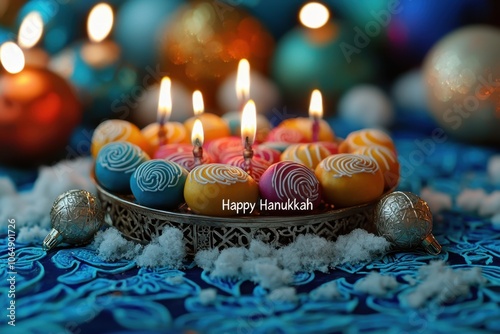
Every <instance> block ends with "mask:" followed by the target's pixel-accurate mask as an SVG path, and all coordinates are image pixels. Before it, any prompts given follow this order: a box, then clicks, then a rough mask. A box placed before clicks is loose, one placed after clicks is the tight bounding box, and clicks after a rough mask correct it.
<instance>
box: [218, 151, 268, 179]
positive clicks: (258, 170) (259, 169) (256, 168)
mask: <svg viewBox="0 0 500 334" xmlns="http://www.w3.org/2000/svg"><path fill="white" fill-rule="evenodd" d="M226 164H228V165H229V166H235V167H239V168H241V169H244V168H245V159H244V158H243V157H242V156H241V154H240V155H239V156H237V157H232V158H231V159H229V160H228V161H226ZM251 166H252V167H251V170H250V176H251V177H252V178H253V179H254V180H255V182H257V183H259V180H260V177H261V176H262V174H264V172H265V171H266V170H267V169H268V168H269V166H271V163H270V162H269V161H266V160H263V159H261V158H259V157H256V156H254V157H253V159H252V163H251Z"/></svg>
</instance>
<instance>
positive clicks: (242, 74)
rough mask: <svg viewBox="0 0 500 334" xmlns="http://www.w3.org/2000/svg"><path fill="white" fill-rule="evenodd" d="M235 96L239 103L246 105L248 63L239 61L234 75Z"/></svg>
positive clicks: (248, 74) (243, 60)
mask: <svg viewBox="0 0 500 334" xmlns="http://www.w3.org/2000/svg"><path fill="white" fill-rule="evenodd" d="M236 96H237V97H238V100H239V101H240V102H241V103H246V101H247V100H248V99H249V98H250V63H249V62H248V60H246V59H241V60H240V62H239V64H238V73H237V75H236Z"/></svg>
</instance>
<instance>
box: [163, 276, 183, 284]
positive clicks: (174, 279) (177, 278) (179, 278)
mask: <svg viewBox="0 0 500 334" xmlns="http://www.w3.org/2000/svg"><path fill="white" fill-rule="evenodd" d="M165 281H166V282H167V283H168V284H171V285H181V284H182V283H184V277H182V275H177V276H169V277H167V278H166V279H165Z"/></svg>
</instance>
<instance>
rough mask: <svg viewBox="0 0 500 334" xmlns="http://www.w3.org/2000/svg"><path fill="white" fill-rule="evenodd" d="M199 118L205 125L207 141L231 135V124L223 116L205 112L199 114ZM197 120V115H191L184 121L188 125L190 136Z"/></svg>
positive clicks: (204, 130)
mask: <svg viewBox="0 0 500 334" xmlns="http://www.w3.org/2000/svg"><path fill="white" fill-rule="evenodd" d="M198 118H199V119H200V121H201V124H202V125H203V134H204V136H205V142H209V141H211V140H214V139H217V138H224V137H229V136H230V135H231V131H230V129H229V125H227V123H226V121H224V120H223V119H222V117H220V116H217V115H215V114H211V113H203V114H201V115H200V116H198ZM195 120H196V117H191V118H189V119H187V120H186V121H185V122H184V126H186V129H187V131H188V133H189V136H191V131H192V130H193V126H194V121H195Z"/></svg>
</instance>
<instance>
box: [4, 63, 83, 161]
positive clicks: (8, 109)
mask: <svg viewBox="0 0 500 334" xmlns="http://www.w3.org/2000/svg"><path fill="white" fill-rule="evenodd" d="M81 116H82V113H81V106H80V103H79V102H78V100H77V98H76V95H75V93H74V91H73V90H72V89H71V88H70V86H69V85H68V84H67V83H66V81H65V80H64V79H62V78H61V77H59V76H58V75H56V74H54V73H52V72H50V71H48V70H46V69H41V68H30V67H26V68H24V69H23V70H22V71H21V72H20V73H17V74H8V73H3V74H2V75H1V76H0V152H1V154H0V163H1V164H8V165H14V166H29V165H31V166H33V165H37V164H42V163H49V162H52V161H53V160H55V159H57V158H60V157H64V149H65V148H66V146H67V145H68V143H69V138H70V136H71V133H72V132H73V130H74V128H75V127H76V126H77V125H78V123H79V122H80V120H81Z"/></svg>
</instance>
